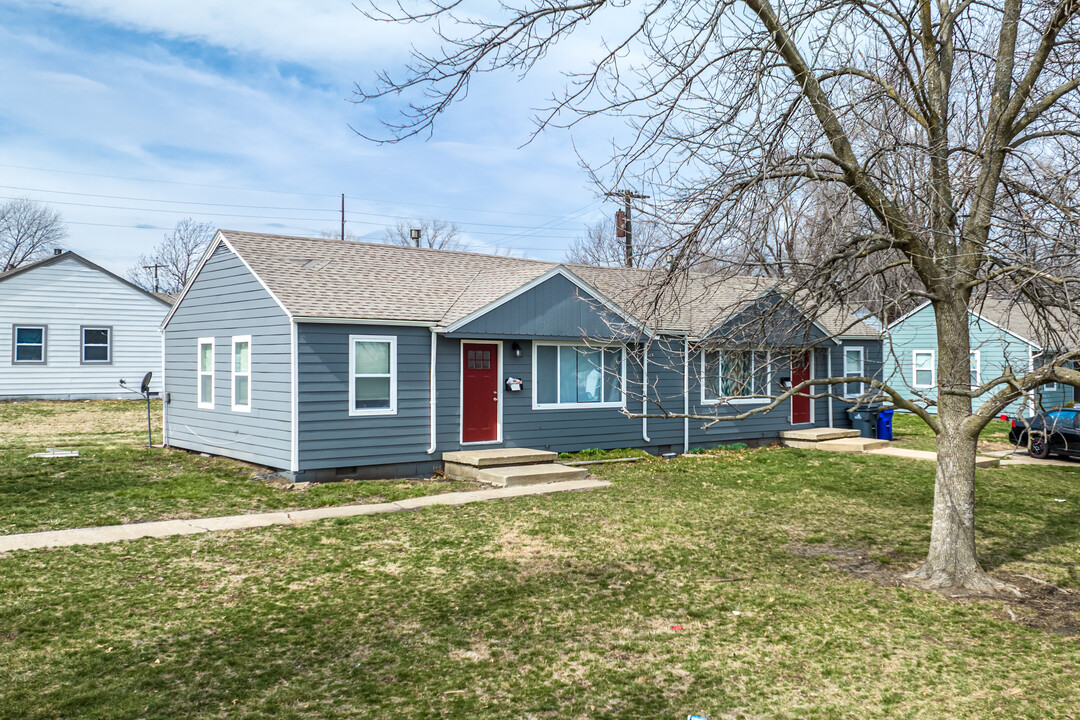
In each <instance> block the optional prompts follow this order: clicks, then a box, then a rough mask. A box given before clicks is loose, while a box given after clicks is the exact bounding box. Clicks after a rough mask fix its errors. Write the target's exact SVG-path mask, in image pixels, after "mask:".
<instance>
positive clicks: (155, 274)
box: [143, 263, 165, 292]
mask: <svg viewBox="0 0 1080 720" xmlns="http://www.w3.org/2000/svg"><path fill="white" fill-rule="evenodd" d="M163 267H165V266H164V265H158V264H157V263H155V264H153V265H143V270H149V269H150V268H154V292H158V268H163Z"/></svg>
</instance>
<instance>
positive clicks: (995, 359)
mask: <svg viewBox="0 0 1080 720" xmlns="http://www.w3.org/2000/svg"><path fill="white" fill-rule="evenodd" d="M1063 325H1064V324H1063ZM968 327H969V332H970V342H971V351H970V357H971V387H972V388H977V387H979V386H980V385H982V384H983V383H986V382H988V381H990V380H992V379H994V378H997V377H1001V376H1002V375H1003V374H1004V373H1005V372H1006V370H1012V371H1013V372H1014V373H1016V374H1017V375H1022V374H1023V373H1026V372H1028V371H1029V370H1034V369H1035V368H1036V367H1039V366H1041V365H1043V364H1044V363H1046V362H1049V361H1050V360H1052V359H1053V358H1054V357H1055V356H1056V355H1057V354H1058V352H1059V350H1058V347H1059V346H1060V345H1062V344H1065V341H1064V340H1063V338H1065V337H1067V336H1068V333H1067V332H1065V331H1064V330H1056V331H1055V329H1053V328H1042V327H1039V323H1038V322H1037V313H1035V312H1032V311H1031V309H1030V307H1028V306H1026V305H1025V304H1024V303H1021V302H1015V301H1011V300H1008V299H1004V298H985V299H983V300H981V301H979V303H978V305H977V306H976V307H974V308H972V309H971V310H969V311H968ZM1051 338H1053V339H1051ZM883 340H884V347H885V381H886V382H887V383H889V384H890V385H891V386H892V387H893V388H895V389H896V390H897V391H899V392H900V394H901V395H903V396H904V397H906V398H907V399H909V400H912V401H914V402H918V403H920V404H925V405H926V406H927V407H928V408H929V410H930V411H931V412H935V404H934V403H935V401H936V399H937V325H936V322H935V319H934V308H933V306H932V305H931V304H930V302H929V301H927V302H925V303H923V304H922V305H919V306H918V307H916V308H915V309H913V310H912V311H911V312H909V313H907V314H906V315H904V316H902V317H900V318H899V319H897V320H895V321H893V322H892V323H890V324H889V326H888V328H887V329H886V332H885V335H884V338H883ZM1000 389H1001V388H1000V386H999V387H996V388H994V389H993V391H992V392H987V393H984V394H983V395H981V396H979V397H976V398H974V399H973V404H974V407H976V408H977V407H978V406H979V404H980V402H983V401H985V400H988V399H989V398H990V396H991V395H993V393H994V392H997V391H998V390H1000ZM1073 398H1074V394H1073V389H1072V388H1071V387H1069V386H1067V385H1060V384H1058V383H1050V384H1047V385H1043V386H1041V387H1040V388H1039V389H1038V391H1036V392H1033V393H1029V394H1028V395H1025V396H1024V398H1023V399H1021V400H1018V401H1016V402H1014V403H1012V404H1011V405H1009V407H1007V408H1006V409H1005V412H1006V413H1007V414H1009V415H1010V416H1018V415H1029V414H1031V413H1033V412H1036V411H1042V410H1048V409H1050V408H1054V407H1061V406H1062V405H1064V404H1065V403H1067V402H1069V401H1071V400H1073Z"/></svg>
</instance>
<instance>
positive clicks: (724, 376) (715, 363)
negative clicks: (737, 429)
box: [702, 348, 771, 403]
mask: <svg viewBox="0 0 1080 720" xmlns="http://www.w3.org/2000/svg"><path fill="white" fill-rule="evenodd" d="M770 361H771V357H770V354H769V352H768V351H767V350H746V349H727V348H725V349H720V350H706V351H705V352H704V353H703V354H702V363H703V373H702V374H703V377H704V382H703V383H702V395H703V397H702V400H703V401H704V402H705V403H717V402H721V401H728V402H735V403H743V402H768V399H767V398H766V397H755V396H766V395H769V394H770V393H769V384H770V382H771V377H770V375H771V373H770Z"/></svg>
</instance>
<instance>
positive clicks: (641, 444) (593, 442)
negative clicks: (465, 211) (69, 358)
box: [162, 231, 882, 477]
mask: <svg viewBox="0 0 1080 720" xmlns="http://www.w3.org/2000/svg"><path fill="white" fill-rule="evenodd" d="M651 277H652V276H651V275H650V274H649V272H648V271H644V270H628V269H621V268H596V267H586V266H576V265H562V264H557V263H550V262H541V261H536V260H525V259H520V258H509V257H499V256H493V255H483V254H477V253H466V252H451V251H440V250H429V249H420V248H405V247H397V246H390V245H379V244H369V243H355V242H342V241H339V240H327V239H315V238H297V237H284V236H276V235H259V234H252V233H242V232H233V231H219V232H218V233H217V235H216V237H215V239H214V241H213V243H212V244H211V246H210V249H209V250H208V251H207V253H206V255H205V256H204V257H203V259H202V261H201V263H200V265H199V267H198V269H197V271H196V273H195V275H194V277H193V278H192V280H191V281H190V282H189V283H188V286H187V287H186V288H185V290H184V292H183V293H182V294H181V296H180V298H179V299H178V301H177V302H176V304H175V306H174V307H173V309H172V311H171V312H170V313H169V315H168V316H167V317H166V319H165V321H164V323H163V325H162V328H163V333H164V344H165V362H164V375H165V379H164V383H165V409H164V414H165V438H166V443H167V444H168V445H171V446H173V447H178V448H185V449H189V450H193V451H199V452H207V453H212V454H216V455H224V456H228V457H233V458H237V459H240V460H245V461H249V462H252V463H256V464H259V465H264V466H267V467H271V468H275V469H278V470H281V471H283V472H290V473H293V474H295V475H298V476H304V477H330V476H334V475H341V474H349V475H352V476H354V477H364V476H368V477H374V476H380V475H381V476H389V475H413V474H424V473H428V472H430V471H431V470H432V469H433V468H435V467H438V465H439V463H440V461H441V455H442V453H443V452H448V451H455V450H460V449H462V448H471V447H474V446H476V447H484V446H490V447H495V448H498V447H528V448H536V449H550V450H557V451H564V450H579V449H582V448H591V447H598V448H609V449H610V448H620V447H636V448H643V449H646V450H649V451H651V452H662V451H668V450H676V451H682V450H685V449H688V448H691V447H698V446H710V447H711V446H715V445H717V444H722V443H730V442H736V441H745V442H750V443H753V444H757V443H765V442H771V441H773V440H775V439H776V438H777V437H778V435H779V433H780V432H781V431H782V430H786V429H791V428H800V427H813V426H823V427H824V426H829V427H832V426H836V427H848V426H850V422H849V419H848V417H849V416H848V413H847V412H846V410H847V407H848V406H847V405H846V404H845V403H843V402H834V401H833V399H830V398H827V397H824V396H823V397H817V398H810V397H808V396H803V395H798V396H795V397H793V398H792V399H791V400H789V401H787V402H785V403H784V404H783V406H781V407H778V408H776V409H774V410H772V411H770V412H769V413H762V414H759V415H755V416H754V417H752V418H749V419H746V420H740V421H734V422H719V423H713V424H709V423H704V422H701V421H699V420H687V419H685V418H673V417H664V415H665V414H668V413H678V414H688V413H689V414H694V413H700V414H709V415H732V414H735V413H738V412H741V411H743V410H745V409H747V408H749V407H752V406H754V404H755V403H757V404H761V403H766V402H767V401H766V400H765V399H763V398H760V397H757V398H755V397H753V396H754V395H767V394H769V393H770V392H775V391H776V390H777V389H778V388H780V387H782V386H783V385H784V384H786V383H798V382H800V381H803V380H807V379H812V378H824V377H829V376H830V375H832V376H836V375H863V376H865V375H870V376H880V374H881V365H882V353H881V343H880V339H879V333H878V332H877V331H876V330H874V329H873V328H871V327H868V326H866V325H865V324H862V323H861V322H859V321H858V320H851V321H848V320H847V319H845V317H844V316H843V315H842V314H841V313H838V312H831V313H821V314H820V316H819V317H816V318H814V319H813V320H812V321H810V320H808V319H807V318H806V317H805V315H804V314H803V313H802V311H801V310H799V309H798V308H795V307H793V306H791V305H790V304H789V303H788V301H786V300H782V299H778V298H777V297H775V296H772V295H770V291H769V288H768V286H766V285H765V284H763V282H762V281H761V280H760V279H753V278H731V279H729V280H726V281H724V282H723V283H719V284H716V283H714V284H712V285H710V284H709V279H708V278H707V277H706V276H693V277H689V278H683V279H682V280H680V281H679V282H678V283H675V284H674V285H670V286H668V287H666V288H665V289H664V291H663V292H660V291H657V290H656V289H655V288H653V289H650V288H649V285H650V283H649V279H650V278H651ZM778 306H782V308H781V309H783V310H784V312H783V313H776V312H775V310H776V308H777V307H778ZM765 307H767V308H771V309H772V310H773V311H774V312H773V314H774V315H775V316H780V315H786V316H790V317H799V318H802V319H803V320H806V322H804V323H803V324H802V326H801V329H800V330H799V331H798V332H797V333H796V332H795V331H793V330H790V329H789V330H788V331H787V338H786V339H778V338H775V337H774V338H770V339H769V341H768V342H767V343H764V342H758V343H755V341H754V340H753V339H744V340H739V341H732V342H731V344H730V346H728V345H725V344H724V343H723V342H718V341H715V338H717V337H721V336H722V337H728V338H730V337H733V336H734V333H731V332H727V333H726V334H725V328H726V329H727V330H730V328H731V327H733V326H734V325H735V324H736V323H739V324H740V327H741V328H742V330H740V332H743V333H744V334H747V333H748V331H747V330H746V328H749V327H750V325H751V323H749V322H746V321H745V319H746V318H747V317H753V316H757V315H762V314H763V313H764V311H763V309H762V308H765ZM641 318H648V319H647V320H643V319H641ZM792 327H794V326H792ZM769 332H775V331H766V333H765V334H768V333H769ZM843 388H844V389H843V392H845V393H848V394H850V395H851V396H852V397H854V396H855V395H857V394H858V393H859V392H861V388H860V387H858V386H857V384H856V383H852V384H851V386H850V387H848V386H843ZM820 391H821V393H823V394H824V393H825V388H824V387H823V388H821V390H820ZM628 413H631V414H637V415H642V414H646V415H651V416H653V417H647V418H646V417H628Z"/></svg>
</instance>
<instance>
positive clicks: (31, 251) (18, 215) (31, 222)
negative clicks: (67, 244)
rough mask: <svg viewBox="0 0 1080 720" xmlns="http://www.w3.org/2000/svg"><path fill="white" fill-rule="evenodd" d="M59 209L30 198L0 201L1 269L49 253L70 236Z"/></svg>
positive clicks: (22, 263) (15, 265)
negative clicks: (0, 203)
mask: <svg viewBox="0 0 1080 720" xmlns="http://www.w3.org/2000/svg"><path fill="white" fill-rule="evenodd" d="M67 234H68V233H67V228H66V227H65V226H64V219H63V217H62V216H61V215H60V211H59V210H55V209H53V208H50V207H48V206H46V205H43V204H41V203H39V202H38V201H37V200H32V199H30V198H19V199H17V200H9V201H7V202H6V203H4V204H3V205H0V260H2V261H3V264H2V265H0V271H3V270H11V269H14V268H17V267H19V266H20V265H24V264H26V263H28V262H33V261H34V260H40V259H41V258H43V257H46V256H47V255H49V254H50V253H51V252H52V251H53V250H54V249H55V248H57V247H59V245H60V242H61V241H63V239H64V238H66V237H67Z"/></svg>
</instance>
